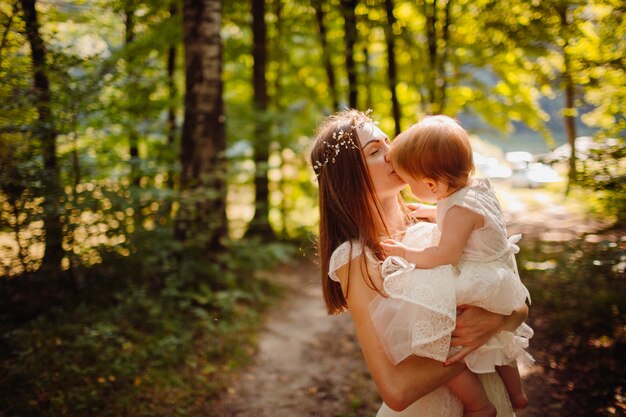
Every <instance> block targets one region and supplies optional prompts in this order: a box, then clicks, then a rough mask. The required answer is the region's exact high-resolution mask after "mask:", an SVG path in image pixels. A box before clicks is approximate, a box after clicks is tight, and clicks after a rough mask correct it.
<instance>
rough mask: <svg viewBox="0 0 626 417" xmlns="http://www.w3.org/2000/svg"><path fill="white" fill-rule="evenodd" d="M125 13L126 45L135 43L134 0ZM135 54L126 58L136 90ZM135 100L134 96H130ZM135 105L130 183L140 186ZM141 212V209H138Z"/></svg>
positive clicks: (131, 114) (130, 134)
mask: <svg viewBox="0 0 626 417" xmlns="http://www.w3.org/2000/svg"><path fill="white" fill-rule="evenodd" d="M124 14H125V17H126V18H125V30H124V42H125V45H126V47H128V46H129V45H130V44H132V43H133V41H134V40H135V21H134V17H135V5H134V1H133V0H128V1H127V2H126V4H125V7H124ZM132 57H133V54H132V53H129V54H128V58H127V60H126V64H127V65H128V68H127V71H128V85H129V87H130V90H131V91H132V90H134V89H135V88H134V87H135V84H136V82H137V75H136V74H135V68H134V63H133V59H132ZM130 100H133V98H130ZM134 107H135V106H134V105H131V106H130V108H129V114H128V116H129V119H130V120H129V123H128V125H127V129H129V131H128V155H129V157H130V183H131V184H132V185H134V186H137V187H138V186H139V182H140V179H141V178H140V177H141V174H140V173H139V172H138V168H139V133H138V132H137V130H135V128H134V127H133V119H134V118H135V111H134V110H133V109H134ZM137 212H139V210H137Z"/></svg>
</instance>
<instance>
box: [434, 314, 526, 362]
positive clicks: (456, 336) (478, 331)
mask: <svg viewBox="0 0 626 417" xmlns="http://www.w3.org/2000/svg"><path fill="white" fill-rule="evenodd" d="M527 318H528V306H527V305H526V304H524V305H523V306H522V307H521V308H520V309H519V310H516V311H513V313H511V314H510V315H508V316H503V315H501V314H497V313H492V312H489V311H487V310H485V309H483V308H480V307H474V306H459V307H458V308H457V316H456V328H455V329H454V331H453V332H452V341H451V345H452V346H461V347H462V348H461V350H460V351H459V352H457V353H456V354H455V355H453V356H451V357H450V358H448V360H447V361H446V363H445V365H446V366H449V365H452V364H455V363H457V362H459V361H461V360H462V359H463V358H464V357H465V356H467V354H469V353H471V352H473V351H474V350H476V349H478V348H479V347H480V346H482V345H483V344H484V343H485V342H486V341H487V340H489V339H490V338H491V337H492V336H493V335H495V334H496V333H498V332H501V331H503V330H507V331H510V332H512V331H514V330H515V329H517V328H518V327H519V326H520V325H521V324H522V323H523V322H524V321H526V319H527Z"/></svg>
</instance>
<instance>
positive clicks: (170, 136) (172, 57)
mask: <svg viewBox="0 0 626 417" xmlns="http://www.w3.org/2000/svg"><path fill="white" fill-rule="evenodd" d="M177 15H178V3H176V2H173V3H172V4H171V5H170V18H172V19H173V18H175V17H176V16H177ZM175 71H176V46H175V45H174V44H172V45H170V47H169V48H168V50H167V88H168V90H169V97H170V106H169V108H168V109H167V155H168V162H171V166H172V168H170V170H169V172H168V173H167V187H168V188H169V189H170V190H171V189H173V188H174V169H173V166H174V164H173V162H174V161H173V159H174V158H173V155H174V144H175V143H176V106H175V105H174V102H175V100H176V95H177V92H176V83H175V82H174V72H175ZM170 158H171V159H170ZM168 211H169V210H168Z"/></svg>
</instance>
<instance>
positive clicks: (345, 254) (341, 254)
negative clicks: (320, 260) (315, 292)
mask: <svg viewBox="0 0 626 417" xmlns="http://www.w3.org/2000/svg"><path fill="white" fill-rule="evenodd" d="M362 254H363V245H361V243H360V242H358V241H356V240H351V241H348V242H343V243H342V244H341V245H339V246H338V247H337V249H335V251H334V252H333V254H332V255H331V256H330V264H329V267H328V275H329V276H330V279H332V280H333V281H337V282H339V276H338V275H337V271H338V270H339V269H341V267H342V266H344V265H347V264H349V263H350V261H352V260H353V259H354V258H356V257H358V256H361V255H362ZM365 256H366V257H367V260H368V261H370V262H372V263H378V260H377V259H376V257H375V256H374V254H373V253H372V251H371V249H369V248H367V247H366V248H365Z"/></svg>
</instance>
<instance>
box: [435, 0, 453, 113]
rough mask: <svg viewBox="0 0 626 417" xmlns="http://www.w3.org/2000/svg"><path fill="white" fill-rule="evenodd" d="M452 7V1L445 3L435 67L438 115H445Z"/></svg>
mask: <svg viewBox="0 0 626 417" xmlns="http://www.w3.org/2000/svg"><path fill="white" fill-rule="evenodd" d="M451 7H452V0H447V1H446V6H445V15H444V21H443V27H442V29H441V40H442V48H443V50H442V51H441V55H440V57H439V63H438V65H437V86H438V87H439V113H441V114H445V112H446V110H445V109H446V89H447V88H448V77H447V76H446V63H447V61H448V52H449V51H450V48H449V46H448V44H449V41H450V19H451V14H450V9H451Z"/></svg>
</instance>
